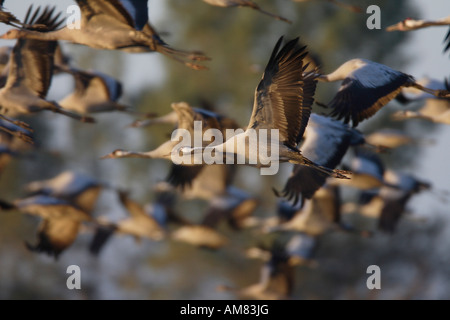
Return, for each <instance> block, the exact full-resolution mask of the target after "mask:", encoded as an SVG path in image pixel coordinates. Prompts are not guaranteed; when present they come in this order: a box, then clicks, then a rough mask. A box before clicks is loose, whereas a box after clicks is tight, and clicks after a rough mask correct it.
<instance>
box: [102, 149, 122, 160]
mask: <svg viewBox="0 0 450 320" xmlns="http://www.w3.org/2000/svg"><path fill="white" fill-rule="evenodd" d="M127 155H128V152H127V151H125V150H123V149H116V150H114V151H113V152H111V153H109V154H107V155H105V156H103V157H101V158H100V159H116V158H124V157H126V156H127Z"/></svg>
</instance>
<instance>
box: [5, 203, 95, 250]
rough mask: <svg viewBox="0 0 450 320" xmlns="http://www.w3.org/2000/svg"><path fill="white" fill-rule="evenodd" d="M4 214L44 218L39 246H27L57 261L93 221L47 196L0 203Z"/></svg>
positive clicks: (79, 211) (40, 230)
mask: <svg viewBox="0 0 450 320" xmlns="http://www.w3.org/2000/svg"><path fill="white" fill-rule="evenodd" d="M0 206H1V208H2V209H3V210H17V211H19V212H22V213H24V214H28V215H33V216H37V217H40V218H41V223H40V226H39V230H38V243H37V244H36V245H32V244H30V243H28V242H26V246H27V248H28V249H29V250H31V251H34V252H39V253H41V252H42V253H46V254H48V255H50V256H53V257H54V258H55V259H57V258H58V257H59V255H60V254H61V253H62V252H63V251H64V250H66V249H67V248H69V247H70V246H71V245H72V244H73V243H74V242H75V240H76V238H77V236H78V234H79V232H80V231H81V226H82V224H83V223H87V222H89V221H91V220H92V217H91V215H90V214H89V213H87V212H85V211H84V210H82V209H80V208H79V207H77V206H74V205H73V204H71V203H70V202H68V201H65V200H63V199H58V198H55V197H51V196H46V195H36V196H31V197H27V198H22V199H17V200H15V201H14V202H13V203H7V202H3V201H2V202H0Z"/></svg>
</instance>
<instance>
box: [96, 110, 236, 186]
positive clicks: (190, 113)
mask: <svg viewBox="0 0 450 320" xmlns="http://www.w3.org/2000/svg"><path fill="white" fill-rule="evenodd" d="M171 106H172V109H174V111H175V113H176V115H177V124H178V125H177V129H179V130H177V131H176V133H175V134H174V135H175V136H172V137H171V140H169V141H166V142H164V143H163V144H161V145H160V146H159V147H157V148H156V149H154V150H151V151H147V152H133V151H126V150H123V149H116V150H114V151H113V152H111V153H110V154H107V155H105V156H103V157H102V159H110V158H149V159H167V160H171V161H172V153H173V152H174V148H175V147H176V146H178V145H179V144H180V142H179V140H180V139H182V138H183V134H184V133H185V132H189V134H190V138H189V139H184V138H183V140H182V141H181V143H182V144H188V145H193V143H194V136H195V134H196V133H195V132H194V131H195V130H196V129H195V123H194V122H195V121H201V124H202V126H201V130H200V129H199V130H198V131H201V132H197V134H201V135H203V133H204V132H206V131H207V130H209V129H218V130H220V131H221V132H223V135H225V132H226V130H227V129H229V128H227V127H222V124H224V125H229V122H228V121H222V119H223V118H222V117H221V116H219V115H217V114H215V113H212V112H207V111H206V110H202V111H199V110H198V109H193V108H191V106H189V104H187V103H186V102H177V103H172V105H171ZM182 130H186V131H182ZM188 140H189V141H188ZM203 143H205V144H209V142H208V143H206V142H205V141H203ZM206 167H208V168H206ZM205 170H206V171H207V172H204V171H205ZM208 172H210V173H211V172H215V173H214V175H215V176H216V177H217V174H219V175H221V176H222V177H223V178H224V180H222V179H221V180H220V185H216V186H215V187H214V188H219V189H222V190H223V186H224V185H228V184H229V181H230V180H229V179H231V177H232V175H233V172H234V168H232V167H231V166H228V165H222V164H218V165H217V166H216V165H212V166H211V167H209V166H206V165H198V166H184V165H179V164H174V163H173V165H172V166H171V169H170V172H169V174H168V177H167V179H168V181H170V183H172V184H173V185H174V186H176V187H179V188H181V189H185V188H187V187H194V188H195V186H193V183H194V180H196V179H195V178H196V177H197V176H199V175H200V174H202V175H203V176H205V177H206V179H207V175H208ZM203 181H204V180H203ZM199 184H200V181H199V182H198V184H197V186H198V187H200V186H199ZM208 184H209V183H208ZM209 185H210V184H209ZM194 192H195V191H194Z"/></svg>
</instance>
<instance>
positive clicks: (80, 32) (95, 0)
mask: <svg viewBox="0 0 450 320" xmlns="http://www.w3.org/2000/svg"><path fill="white" fill-rule="evenodd" d="M76 3H77V4H78V6H79V7H80V9H81V21H79V23H80V27H79V28H78V27H77V26H74V25H66V26H65V27H62V28H60V29H58V30H54V31H50V32H39V31H36V30H27V29H20V30H19V29H11V30H9V31H7V32H6V33H5V34H4V35H3V36H2V38H3V39H25V38H26V39H35V40H47V41H57V40H65V41H69V42H72V43H77V44H82V45H86V46H89V47H91V48H95V49H105V50H123V51H130V52H151V51H157V52H160V53H162V54H164V55H166V56H168V57H170V58H173V59H175V60H178V61H181V62H183V63H184V64H185V65H187V66H189V67H190V68H193V69H205V67H203V66H201V65H198V64H197V63H195V62H196V61H202V60H208V59H209V58H207V57H206V56H205V55H203V54H201V53H198V52H193V53H186V52H184V51H178V50H176V49H173V48H171V47H169V46H168V45H166V44H165V43H164V42H162V41H161V39H160V38H159V36H157V35H155V33H154V30H153V29H152V27H151V26H150V25H149V24H147V22H148V1H144V0H142V1H141V0H76Z"/></svg>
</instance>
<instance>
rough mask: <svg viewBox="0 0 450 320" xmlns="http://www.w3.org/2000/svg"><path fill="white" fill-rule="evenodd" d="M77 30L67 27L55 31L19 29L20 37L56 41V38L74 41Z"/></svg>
mask: <svg viewBox="0 0 450 320" xmlns="http://www.w3.org/2000/svg"><path fill="white" fill-rule="evenodd" d="M76 33H77V30H76V29H73V30H69V29H67V28H62V29H59V30H55V31H49V32H39V31H34V30H21V31H20V37H21V38H25V39H33V40H44V41H58V40H67V41H74V40H75V38H76V35H75V34H76Z"/></svg>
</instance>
